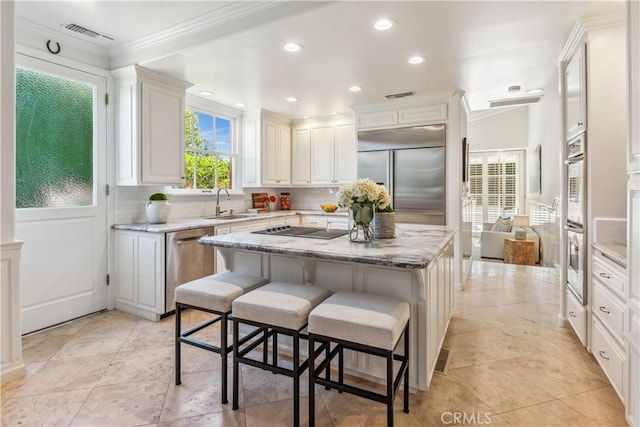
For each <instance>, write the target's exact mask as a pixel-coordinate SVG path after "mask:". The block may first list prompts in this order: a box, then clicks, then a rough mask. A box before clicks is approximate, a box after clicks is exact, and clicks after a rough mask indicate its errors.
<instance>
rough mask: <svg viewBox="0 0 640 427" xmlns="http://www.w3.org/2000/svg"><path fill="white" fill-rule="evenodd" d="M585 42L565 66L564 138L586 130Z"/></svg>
mask: <svg viewBox="0 0 640 427" xmlns="http://www.w3.org/2000/svg"><path fill="white" fill-rule="evenodd" d="M585 46H586V45H585V44H582V45H581V46H580V47H579V48H578V49H577V50H576V52H575V54H574V55H573V57H572V58H571V59H570V60H569V62H568V63H567V66H566V68H565V71H564V74H565V85H566V89H565V90H566V92H565V114H566V121H565V124H566V129H565V133H566V135H565V136H566V139H567V140H569V139H571V138H573V137H574V136H576V135H579V134H581V133H582V132H584V131H586V130H587V100H586V94H587V91H586V79H585V70H586V62H585Z"/></svg>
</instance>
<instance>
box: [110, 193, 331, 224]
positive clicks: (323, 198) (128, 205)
mask: <svg viewBox="0 0 640 427" xmlns="http://www.w3.org/2000/svg"><path fill="white" fill-rule="evenodd" d="M337 190H338V188H337V187H330V188H245V189H244V191H245V193H244V194H242V195H233V194H232V195H231V199H230V200H227V197H226V195H225V193H224V192H222V193H221V194H220V209H221V210H226V211H229V210H230V209H233V211H234V212H238V213H242V212H246V211H247V209H249V208H251V207H252V202H251V193H264V192H266V193H268V194H273V195H275V196H276V198H277V200H276V203H275V208H274V209H280V193H289V194H290V195H291V209H295V210H319V209H320V204H321V203H335V200H336V192H337ZM165 191H166V187H165V186H162V185H159V186H144V187H117V189H116V199H117V204H116V211H117V212H116V223H117V224H142V223H146V222H147V217H146V214H145V205H146V203H147V201H148V200H149V196H150V195H151V194H153V193H162V192H165ZM169 203H171V215H170V217H169V218H170V219H169V220H170V221H177V220H182V219H189V218H199V217H205V216H213V215H215V208H216V195H215V193H212V194H210V195H209V194H207V195H193V196H186V195H185V196H182V195H175V194H169Z"/></svg>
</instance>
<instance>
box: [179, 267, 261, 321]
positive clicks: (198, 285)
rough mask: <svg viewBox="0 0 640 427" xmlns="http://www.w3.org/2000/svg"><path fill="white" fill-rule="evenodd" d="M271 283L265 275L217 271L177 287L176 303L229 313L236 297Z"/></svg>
mask: <svg viewBox="0 0 640 427" xmlns="http://www.w3.org/2000/svg"><path fill="white" fill-rule="evenodd" d="M265 283H269V279H265V278H264V277H256V276H249V275H247V274H238V273H232V272H230V271H227V272H224V273H217V274H213V275H211V276H207V277H203V278H201V279H196V280H192V281H191V282H187V283H184V284H182V285H180V286H178V287H177V288H176V293H175V295H176V303H181V304H187V305H191V306H193V307H201V308H206V309H208V310H213V311H217V312H220V313H227V312H229V311H231V303H232V302H233V300H234V299H236V298H237V297H239V296H240V295H242V294H244V293H245V292H249V291H251V290H253V289H255V288H257V287H259V286H262V285H264V284H265Z"/></svg>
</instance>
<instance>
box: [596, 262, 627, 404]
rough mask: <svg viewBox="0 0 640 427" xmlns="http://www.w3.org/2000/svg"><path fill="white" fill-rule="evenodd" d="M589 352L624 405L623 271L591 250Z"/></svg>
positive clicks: (624, 287) (624, 306)
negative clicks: (590, 330)
mask: <svg viewBox="0 0 640 427" xmlns="http://www.w3.org/2000/svg"><path fill="white" fill-rule="evenodd" d="M592 264H593V267H592V274H591V285H592V286H591V295H592V296H591V313H592V342H591V352H592V353H593V355H594V357H595V359H596V361H597V362H598V364H600V366H601V367H602V370H603V371H604V372H605V374H606V375H607V377H608V378H609V381H610V382H611V385H612V386H613V387H614V389H615V390H616V392H617V393H618V395H619V396H620V399H621V400H623V401H624V398H623V396H624V393H623V391H624V376H623V372H624V364H625V360H626V356H625V351H624V347H623V337H624V326H625V314H626V313H625V312H626V304H625V301H624V299H623V297H622V291H623V290H624V289H626V286H625V276H626V269H625V267H623V266H622V265H619V264H617V263H616V262H615V261H613V260H612V259H611V258H610V257H609V256H608V255H607V254H606V253H604V252H601V251H600V250H595V251H594V254H593V257H592Z"/></svg>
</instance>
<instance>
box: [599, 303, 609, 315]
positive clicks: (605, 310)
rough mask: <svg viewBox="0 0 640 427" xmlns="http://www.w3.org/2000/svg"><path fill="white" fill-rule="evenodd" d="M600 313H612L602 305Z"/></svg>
mask: <svg viewBox="0 0 640 427" xmlns="http://www.w3.org/2000/svg"><path fill="white" fill-rule="evenodd" d="M600 311H601V312H603V313H607V314H609V313H610V311H609V310H607V307H605V306H604V305H601V306H600Z"/></svg>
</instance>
